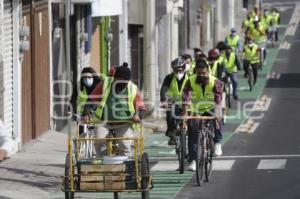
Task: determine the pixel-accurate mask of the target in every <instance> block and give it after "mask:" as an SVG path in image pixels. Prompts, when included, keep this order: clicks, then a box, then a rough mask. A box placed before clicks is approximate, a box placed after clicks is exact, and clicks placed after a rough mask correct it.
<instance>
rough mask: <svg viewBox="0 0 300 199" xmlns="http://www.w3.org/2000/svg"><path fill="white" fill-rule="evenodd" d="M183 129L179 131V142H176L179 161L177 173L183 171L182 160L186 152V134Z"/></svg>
mask: <svg viewBox="0 0 300 199" xmlns="http://www.w3.org/2000/svg"><path fill="white" fill-rule="evenodd" d="M185 133H186V132H185V129H181V130H180V131H179V142H178V143H177V144H178V162H179V173H180V174H182V173H184V161H185V154H186V136H185Z"/></svg>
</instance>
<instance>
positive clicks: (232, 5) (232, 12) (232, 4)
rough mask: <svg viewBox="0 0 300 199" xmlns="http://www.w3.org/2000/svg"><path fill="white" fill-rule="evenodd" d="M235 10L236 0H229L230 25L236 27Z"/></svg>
mask: <svg viewBox="0 0 300 199" xmlns="http://www.w3.org/2000/svg"><path fill="white" fill-rule="evenodd" d="M234 17H235V12H234V0H229V1H228V27H229V28H233V27H235V20H234V19H235V18H234Z"/></svg>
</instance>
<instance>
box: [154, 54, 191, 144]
mask: <svg viewBox="0 0 300 199" xmlns="http://www.w3.org/2000/svg"><path fill="white" fill-rule="evenodd" d="M171 66H172V69H173V72H172V73H171V74H169V75H167V76H166V77H165V79H164V81H163V84H162V86H161V90H160V101H161V103H162V104H163V106H164V107H165V108H168V109H167V111H166V122H167V131H166V136H168V137H169V138H170V139H169V142H168V144H169V145H175V144H176V137H175V135H176V132H175V131H176V124H175V119H174V117H175V116H176V115H177V116H179V115H180V114H181V113H177V112H178V111H180V110H179V106H180V107H181V105H182V93H183V88H184V87H185V84H186V82H187V80H188V75H187V73H186V72H185V66H186V62H185V60H184V59H182V58H176V59H174V60H173V61H172V62H171ZM173 105H174V106H173ZM171 106H172V107H171ZM170 107H171V109H170V110H169V108H170Z"/></svg>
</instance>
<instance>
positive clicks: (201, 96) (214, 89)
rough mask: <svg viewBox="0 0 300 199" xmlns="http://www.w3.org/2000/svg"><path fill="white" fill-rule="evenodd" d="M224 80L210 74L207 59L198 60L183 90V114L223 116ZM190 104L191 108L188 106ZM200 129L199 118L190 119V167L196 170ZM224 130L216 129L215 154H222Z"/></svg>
mask: <svg viewBox="0 0 300 199" xmlns="http://www.w3.org/2000/svg"><path fill="white" fill-rule="evenodd" d="M221 101H222V82H221V81H219V80H218V79H217V78H215V77H213V76H212V75H210V72H209V66H208V64H207V62H206V61H205V60H201V59H199V60H197V62H196V74H195V75H193V76H190V77H189V80H188V81H187V83H186V86H185V88H184V91H183V115H184V116H185V115H187V114H189V115H203V116H211V115H216V116H217V117H218V118H219V121H220V120H221V119H220V118H222V107H221ZM188 106H189V108H188ZM198 130H199V121H198V120H189V121H188V145H189V150H188V151H189V162H190V165H189V169H190V170H192V171H195V170H196V162H195V159H196V149H197V136H198V133H197V132H198ZM221 140H222V131H221V122H220V128H219V129H216V130H215V137H214V142H215V151H214V152H215V155H216V156H220V155H222V147H221Z"/></svg>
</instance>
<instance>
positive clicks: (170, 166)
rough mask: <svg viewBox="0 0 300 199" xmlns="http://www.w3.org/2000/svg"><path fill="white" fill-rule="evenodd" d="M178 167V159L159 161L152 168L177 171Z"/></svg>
mask: <svg viewBox="0 0 300 199" xmlns="http://www.w3.org/2000/svg"><path fill="white" fill-rule="evenodd" d="M177 168H178V161H159V162H158V163H156V164H155V165H154V166H153V167H152V168H151V171H176V169H177Z"/></svg>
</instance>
